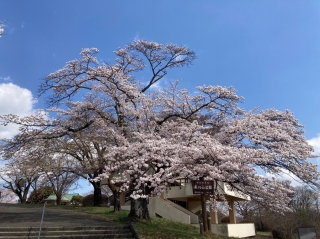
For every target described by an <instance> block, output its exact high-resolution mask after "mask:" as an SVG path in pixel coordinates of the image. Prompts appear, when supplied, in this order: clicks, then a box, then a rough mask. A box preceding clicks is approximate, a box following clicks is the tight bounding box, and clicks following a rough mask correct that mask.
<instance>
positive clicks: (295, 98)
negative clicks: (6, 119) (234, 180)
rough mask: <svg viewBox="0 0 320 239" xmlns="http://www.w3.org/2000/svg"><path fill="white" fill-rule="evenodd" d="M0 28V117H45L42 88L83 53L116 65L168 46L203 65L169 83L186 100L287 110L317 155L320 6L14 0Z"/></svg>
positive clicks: (1, 5) (1, 15) (245, 0)
mask: <svg viewBox="0 0 320 239" xmlns="http://www.w3.org/2000/svg"><path fill="white" fill-rule="evenodd" d="M1 20H2V21H6V26H5V27H4V34H5V35H3V36H2V37H1V38H0V114H2V113H8V112H13V113H18V114H21V115H25V114H28V112H31V111H32V110H33V109H36V108H42V107H43V101H44V99H42V98H40V99H38V100H37V102H36V103H35V102H34V101H32V97H36V96H37V91H36V90H37V87H38V85H39V83H40V79H42V78H43V77H45V76H46V75H48V74H49V73H51V72H54V71H55V70H58V69H60V68H61V67H63V66H64V64H65V62H67V61H69V60H72V59H75V58H78V57H79V52H80V51H81V49H82V48H87V47H96V48H98V49H99V50H100V53H99V59H100V60H103V61H107V62H108V61H110V62H111V61H112V60H113V51H114V50H116V49H117V48H118V47H123V46H125V45H126V44H128V43H129V42H131V41H133V40H135V39H145V40H149V41H157V42H159V43H167V42H171V43H175V44H178V45H185V46H187V47H189V48H190V49H192V50H194V51H195V52H196V53H197V56H198V59H197V60H196V61H195V62H194V65H193V66H191V67H190V68H184V69H179V70H176V71H174V72H172V74H168V78H167V79H166V81H174V80H176V79H181V87H185V88H188V89H189V90H190V91H192V90H193V89H194V87H195V86H197V85H203V84H206V85H209V84H211V85H222V86H230V85H232V86H234V87H235V89H236V90H237V93H238V94H239V95H241V96H244V98H245V102H244V104H242V105H241V106H242V107H243V108H245V109H247V110H249V109H252V108H254V107H255V106H261V108H262V109H267V108H276V109H279V110H282V111H283V110H285V109H289V110H291V111H292V112H293V113H294V114H295V116H296V118H298V119H299V120H300V122H301V124H303V125H304V126H305V137H306V138H307V139H308V140H311V141H310V142H311V143H312V144H313V145H314V147H315V149H316V150H317V152H318V153H319V154H320V136H319V134H320V123H319V116H320V94H319V90H320V67H319V66H320V31H319V29H320V1H316V0H310V1H300V0H299V1H296V0H288V1H284V0H282V1H270V0H266V1H264V0H259V1H257V0H251V1H249V0H237V1H229V0H228V1H224V0H219V1H218V0H217V1H212V0H202V1H191V0H174V1H169V0H162V1H147V0H137V1H132V0H127V1H111V0H110V1H107V0H95V1H84V0H68V1H63V0H55V1H43V0H33V1H19V0H11V1H1V2H0V21H1ZM162 84H165V82H163V83H162ZM28 92H29V93H30V92H31V94H29V93H28ZM1 94H2V96H1ZM24 97H25V98H24ZM29 101H30V102H29ZM1 102H2V103H1ZM28 102H29V103H28ZM30 107H31V108H30ZM12 130H13V128H12ZM1 131H2V135H9V134H10V133H9V132H8V130H7V131H6V132H5V130H4V129H3V128H0V136H1ZM12 132H13V131H12Z"/></svg>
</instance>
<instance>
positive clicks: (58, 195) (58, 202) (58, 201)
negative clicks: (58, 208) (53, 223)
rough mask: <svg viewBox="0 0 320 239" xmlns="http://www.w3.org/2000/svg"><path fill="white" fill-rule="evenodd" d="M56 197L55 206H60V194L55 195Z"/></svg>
mask: <svg viewBox="0 0 320 239" xmlns="http://www.w3.org/2000/svg"><path fill="white" fill-rule="evenodd" d="M56 197H57V200H56V204H57V205H61V198H62V194H61V193H57V194H56Z"/></svg>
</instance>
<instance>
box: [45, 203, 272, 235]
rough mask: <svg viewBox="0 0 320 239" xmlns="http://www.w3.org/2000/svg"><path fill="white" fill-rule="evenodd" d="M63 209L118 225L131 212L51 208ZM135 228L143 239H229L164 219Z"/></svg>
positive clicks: (152, 219)
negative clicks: (201, 233)
mask: <svg viewBox="0 0 320 239" xmlns="http://www.w3.org/2000/svg"><path fill="white" fill-rule="evenodd" d="M50 207H59V208H62V209H70V210H75V211H78V212H83V213H88V214H94V215H96V216H99V217H102V218H105V219H107V220H109V221H113V222H118V223H128V222H129V220H128V213H129V211H126V210H122V211H120V212H116V213H115V212H113V209H112V208H107V207H73V206H50ZM135 226H136V228H137V230H138V232H139V234H140V235H141V236H142V238H143V239H228V237H225V236H220V235H215V234H211V235H207V236H201V235H200V233H199V228H196V227H194V226H191V225H187V224H183V223H179V222H173V221H170V220H166V219H164V218H157V217H152V218H151V220H150V221H144V220H142V221H138V222H136V223H135ZM256 238H261V239H262V238H263V239H265V238H268V237H265V236H261V237H260V236H258V235H257V236H256Z"/></svg>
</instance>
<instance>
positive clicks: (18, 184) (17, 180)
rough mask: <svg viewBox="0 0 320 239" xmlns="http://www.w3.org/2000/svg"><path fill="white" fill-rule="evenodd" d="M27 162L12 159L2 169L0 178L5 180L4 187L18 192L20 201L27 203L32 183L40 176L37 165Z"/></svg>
mask: <svg viewBox="0 0 320 239" xmlns="http://www.w3.org/2000/svg"><path fill="white" fill-rule="evenodd" d="M26 164H27V163H26V162H22V161H18V160H14V161H13V160H12V161H10V162H9V163H7V164H6V165H5V167H2V168H1V169H0V178H1V179H2V180H3V181H4V184H3V187H4V188H6V189H8V190H11V191H12V192H13V193H14V194H16V195H17V197H18V198H19V202H20V203H26V201H27V197H28V194H29V190H30V188H31V186H32V184H33V183H34V182H35V181H36V180H37V179H38V178H39V171H38V169H37V167H30V165H26Z"/></svg>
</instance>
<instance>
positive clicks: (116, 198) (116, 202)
mask: <svg viewBox="0 0 320 239" xmlns="http://www.w3.org/2000/svg"><path fill="white" fill-rule="evenodd" d="M112 193H113V211H114V212H119V211H120V210H121V205H120V192H118V191H117V190H112Z"/></svg>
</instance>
